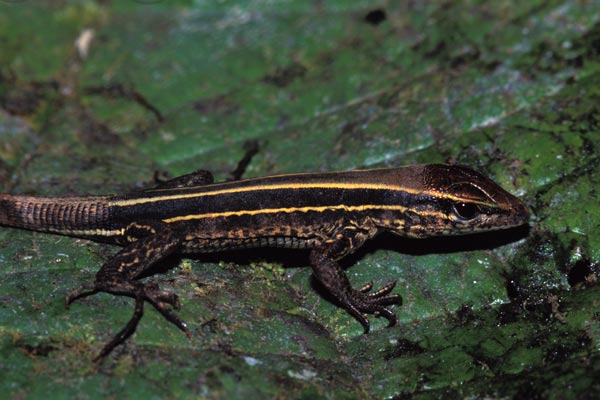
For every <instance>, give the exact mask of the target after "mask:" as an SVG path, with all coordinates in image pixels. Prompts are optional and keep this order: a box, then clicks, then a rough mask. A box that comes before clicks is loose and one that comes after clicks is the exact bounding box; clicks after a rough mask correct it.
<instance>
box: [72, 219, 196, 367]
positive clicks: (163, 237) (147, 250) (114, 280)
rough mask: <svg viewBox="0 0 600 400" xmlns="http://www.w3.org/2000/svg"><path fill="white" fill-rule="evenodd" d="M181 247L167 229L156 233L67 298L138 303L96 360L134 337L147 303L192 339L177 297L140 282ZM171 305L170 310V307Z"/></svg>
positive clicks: (117, 256)
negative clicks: (118, 298) (95, 297)
mask: <svg viewBox="0 0 600 400" xmlns="http://www.w3.org/2000/svg"><path fill="white" fill-rule="evenodd" d="M178 248H179V239H178V238H177V236H176V235H175V234H174V233H173V232H172V230H171V229H170V228H169V227H167V226H165V227H162V228H161V229H159V230H157V231H156V233H155V234H152V235H150V236H147V237H145V238H142V239H139V240H137V241H135V242H133V243H132V244H130V245H129V246H127V247H125V248H124V249H122V250H121V251H119V252H118V253H117V254H115V255H114V256H113V257H112V258H111V259H109V260H108V261H107V262H106V263H105V264H104V265H103V266H102V267H101V268H100V270H99V271H98V273H97V274H96V278H95V281H94V284H93V285H84V286H82V287H80V288H78V289H75V290H73V291H72V292H71V293H69V295H68V296H67V298H66V304H67V306H69V305H70V304H71V303H72V302H74V301H76V300H78V299H81V298H84V297H87V296H91V295H94V294H96V293H99V292H106V293H111V294H113V295H116V296H127V297H131V298H133V299H134V300H135V308H134V312H133V315H132V317H131V319H130V320H129V322H128V323H127V324H126V325H125V327H124V328H123V329H121V330H120V331H119V332H118V333H117V334H116V335H115V336H114V337H113V338H112V340H111V341H109V342H108V343H107V344H106V345H105V346H104V348H103V349H102V351H101V352H100V354H99V355H98V357H96V359H97V360H98V359H101V358H103V357H105V356H106V355H108V354H109V353H110V352H111V351H112V350H113V349H114V348H115V347H117V346H118V345H119V344H121V343H123V342H124V341H125V340H127V338H128V337H129V336H131V335H132V334H133V333H134V332H135V329H136V327H137V325H138V323H139V321H140V320H141V319H142V316H143V314H144V303H145V302H148V303H150V304H151V305H152V306H153V307H154V308H155V309H156V310H157V311H158V312H159V313H160V314H161V315H162V316H163V317H165V318H166V319H167V320H168V321H169V322H171V323H172V324H174V325H175V326H177V328H179V329H180V330H182V331H183V332H184V333H185V334H186V335H187V336H188V337H190V336H191V334H190V331H189V329H188V327H187V325H186V323H185V322H184V321H183V320H181V319H180V318H179V317H178V316H177V315H176V314H175V313H174V312H173V311H172V309H176V310H177V309H179V300H178V297H177V295H175V294H174V293H170V292H167V291H163V290H160V288H159V287H158V285H157V284H156V283H153V282H148V283H142V282H139V281H136V279H138V278H139V276H140V275H142V274H143V273H144V272H145V271H146V270H148V269H149V268H150V267H151V266H152V265H153V264H155V263H156V262H158V261H160V260H162V259H163V258H165V257H167V256H168V255H170V254H172V253H174V252H176V251H177V249H178ZM169 306H170V307H169Z"/></svg>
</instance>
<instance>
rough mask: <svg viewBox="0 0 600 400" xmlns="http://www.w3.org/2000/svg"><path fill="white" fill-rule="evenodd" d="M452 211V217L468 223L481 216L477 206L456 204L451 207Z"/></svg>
mask: <svg viewBox="0 0 600 400" xmlns="http://www.w3.org/2000/svg"><path fill="white" fill-rule="evenodd" d="M452 210H453V211H454V215H456V216H457V217H458V218H460V219H462V220H465V221H469V220H471V219H473V218H475V217H476V216H478V215H479V214H481V209H480V208H479V206H478V205H477V204H473V203H457V204H454V205H453V206H452Z"/></svg>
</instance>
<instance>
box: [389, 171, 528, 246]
mask: <svg viewBox="0 0 600 400" xmlns="http://www.w3.org/2000/svg"><path fill="white" fill-rule="evenodd" d="M418 167H419V168H422V170H421V171H419V173H418V174H414V175H413V177H414V178H413V179H412V182H411V183H410V184H409V186H408V189H409V190H410V191H411V193H412V195H411V196H406V195H404V199H406V198H407V197H410V199H411V200H410V201H409V202H408V203H407V204H408V207H407V209H406V211H404V213H403V214H404V216H403V217H402V218H396V222H397V225H396V226H392V227H390V226H387V228H388V229H391V230H392V231H394V232H395V233H398V234H400V235H403V236H410V237H427V236H442V235H462V234H469V233H475V232H485V231H492V230H499V229H507V228H511V227H516V226H520V225H524V224H526V223H527V222H528V220H529V210H528V208H527V206H526V205H525V204H524V203H523V202H522V201H521V200H519V199H518V198H516V197H515V196H513V195H511V194H510V193H508V192H507V191H506V190H504V189H502V188H501V187H500V186H499V185H498V184H496V183H495V182H494V181H492V180H491V179H490V178H488V177H486V176H484V175H482V174H481V173H479V172H476V171H474V170H472V169H471V168H468V167H465V166H461V165H446V164H427V165H420V166H418ZM405 203H406V200H405Z"/></svg>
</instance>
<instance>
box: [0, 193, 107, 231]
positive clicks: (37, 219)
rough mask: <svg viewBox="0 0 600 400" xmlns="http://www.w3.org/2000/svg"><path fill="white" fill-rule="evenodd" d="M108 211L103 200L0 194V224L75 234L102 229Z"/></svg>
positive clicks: (96, 198)
mask: <svg viewBox="0 0 600 400" xmlns="http://www.w3.org/2000/svg"><path fill="white" fill-rule="evenodd" d="M108 214H109V208H108V206H107V204H106V201H105V199H104V198H103V197H101V196H98V197H93V196H91V197H68V198H67V197H65V198H61V197H57V198H44V197H30V196H13V195H10V194H0V225H4V226H12V227H15V228H24V229H30V230H34V231H42V232H55V233H62V234H65V235H73V234H75V235H77V234H79V232H82V231H93V230H95V229H100V227H101V226H105V224H106V221H107V220H108V217H109V216H108Z"/></svg>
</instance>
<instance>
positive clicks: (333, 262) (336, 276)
mask: <svg viewBox="0 0 600 400" xmlns="http://www.w3.org/2000/svg"><path fill="white" fill-rule="evenodd" d="M373 235H374V232H369V231H364V230H360V229H357V228H356V227H354V226H348V227H345V228H343V229H342V230H341V231H340V232H339V233H337V234H336V235H335V237H334V238H333V239H331V240H329V241H325V243H324V244H322V245H321V246H319V247H317V248H315V249H313V250H312V251H311V253H310V262H311V266H312V269H313V274H314V275H315V277H316V278H317V279H318V280H319V282H321V284H322V285H323V286H324V287H325V288H326V289H327V290H328V291H329V293H331V294H332V295H333V297H334V298H335V299H336V300H337V301H338V302H339V304H340V305H341V306H342V307H343V308H344V309H345V310H346V311H348V313H349V314H350V315H352V316H353V317H354V318H355V319H356V320H357V321H358V322H360V324H361V325H362V326H363V328H364V331H365V333H368V332H369V328H370V325H369V320H368V319H367V317H366V316H365V314H374V315H375V316H384V317H385V318H387V319H388V321H389V323H388V327H390V326H393V325H395V324H396V315H395V314H394V312H392V311H391V310H390V309H389V308H387V306H390V305H394V304H397V305H401V304H402V297H401V296H400V295H398V294H389V293H390V292H391V291H392V290H393V289H394V286H396V282H395V281H392V282H390V283H388V284H387V285H385V286H383V287H382V288H381V289H379V290H377V291H375V292H370V291H371V289H372V288H373V283H372V282H369V283H367V284H366V285H364V286H363V287H361V288H360V289H358V290H357V289H354V288H353V287H352V286H351V285H350V281H349V280H348V277H347V276H346V273H345V272H344V270H343V269H342V267H341V266H340V265H339V264H338V262H337V260H339V259H340V258H342V257H344V256H345V255H347V254H350V253H352V252H354V251H355V250H356V249H357V248H358V247H360V246H361V245H362V244H363V243H364V241H365V240H366V239H368V238H369V237H372V236H373Z"/></svg>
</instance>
